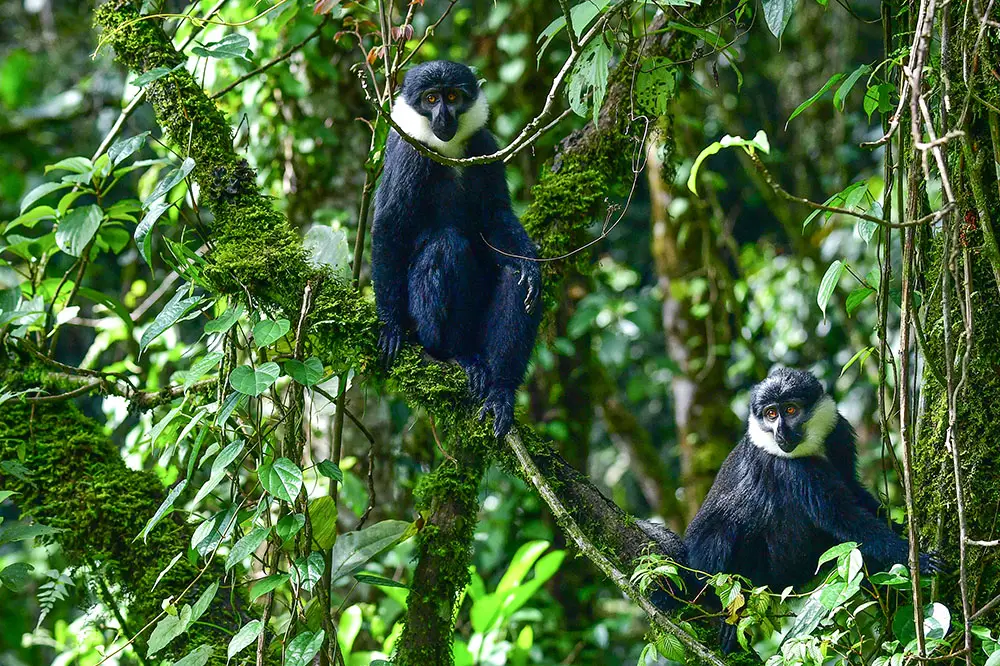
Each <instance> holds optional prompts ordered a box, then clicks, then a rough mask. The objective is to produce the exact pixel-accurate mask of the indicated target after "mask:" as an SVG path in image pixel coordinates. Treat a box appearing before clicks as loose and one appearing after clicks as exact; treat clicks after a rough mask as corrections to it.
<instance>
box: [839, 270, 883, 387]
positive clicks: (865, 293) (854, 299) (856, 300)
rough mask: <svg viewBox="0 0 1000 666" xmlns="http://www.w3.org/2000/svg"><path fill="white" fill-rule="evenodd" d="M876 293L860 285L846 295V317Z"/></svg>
mask: <svg viewBox="0 0 1000 666" xmlns="http://www.w3.org/2000/svg"><path fill="white" fill-rule="evenodd" d="M876 293H878V292H876V291H875V290H874V289H872V288H871V287H867V286H864V285H862V286H860V287H858V288H857V289H855V290H854V291H852V292H851V293H850V294H848V295H847V315H848V316H850V315H852V314H854V311H855V310H857V309H858V307H859V306H860V305H861V304H862V303H864V302H865V301H867V300H868V298H869V297H871V296H872V295H873V294H876ZM841 374H843V373H841Z"/></svg>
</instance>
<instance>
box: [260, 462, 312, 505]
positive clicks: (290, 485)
mask: <svg viewBox="0 0 1000 666" xmlns="http://www.w3.org/2000/svg"><path fill="white" fill-rule="evenodd" d="M261 483H263V484H264V489H265V490H266V491H267V492H269V493H271V494H272V495H274V496H275V497H277V498H278V499H280V500H284V501H286V502H288V503H289V504H291V503H292V502H293V501H294V500H295V498H296V497H298V495H299V491H300V490H302V470H300V469H299V467H298V465H296V464H295V463H293V462H292V461H291V460H289V459H288V458H278V459H277V460H275V461H274V464H273V465H269V466H268V467H267V468H266V469H265V470H264V474H263V476H262V477H261Z"/></svg>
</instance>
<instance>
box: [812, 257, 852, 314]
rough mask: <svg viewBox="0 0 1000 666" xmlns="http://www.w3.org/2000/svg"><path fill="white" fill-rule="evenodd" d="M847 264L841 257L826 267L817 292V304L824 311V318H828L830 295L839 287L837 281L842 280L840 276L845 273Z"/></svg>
mask: <svg viewBox="0 0 1000 666" xmlns="http://www.w3.org/2000/svg"><path fill="white" fill-rule="evenodd" d="M846 268H847V265H846V264H845V263H844V262H842V261H841V260H840V259H837V260H835V261H834V262H833V263H832V264H830V267H829V268H828V269H826V273H825V274H824V275H823V279H822V280H820V282H819V291H818V292H817V294H816V304H817V305H819V309H820V310H822V311H823V319H826V306H827V304H828V303H829V302H830V297H831V296H832V295H833V291H834V289H836V288H837V283H838V282H840V276H841V275H843V274H844V270H845V269H846Z"/></svg>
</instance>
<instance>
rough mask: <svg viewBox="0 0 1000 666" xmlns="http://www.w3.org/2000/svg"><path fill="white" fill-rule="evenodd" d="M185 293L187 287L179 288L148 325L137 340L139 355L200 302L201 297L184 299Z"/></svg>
mask: <svg viewBox="0 0 1000 666" xmlns="http://www.w3.org/2000/svg"><path fill="white" fill-rule="evenodd" d="M186 292H187V287H186V286H184V287H181V288H180V289H178V290H177V293H176V294H174V297H173V298H171V299H170V301H169V302H168V303H167V304H166V305H164V306H163V310H161V311H160V314H158V315H156V318H155V319H154V320H153V323H152V324H150V325H149V328H147V329H146V330H145V331H143V333H142V338H141V339H140V340H139V353H140V354H142V352H143V351H144V350H145V349H146V348H147V347H148V346H149V345H150V344H151V343H152V342H153V341H154V340H156V338H158V337H160V336H161V335H163V333H164V331H166V330H167V329H168V328H170V327H171V326H173V325H174V324H176V323H177V322H178V321H180V318H181V317H183V316H184V315H186V314H187V313H188V312H190V311H191V309H192V308H194V306H196V305H198V304H199V303H201V301H202V297H201V296H191V297H189V298H185V297H184V294H185V293H186Z"/></svg>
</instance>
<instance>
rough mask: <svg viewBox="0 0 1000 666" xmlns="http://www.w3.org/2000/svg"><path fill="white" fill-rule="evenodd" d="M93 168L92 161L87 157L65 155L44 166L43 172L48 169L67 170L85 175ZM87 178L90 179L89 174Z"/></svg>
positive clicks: (47, 171) (46, 171)
mask: <svg viewBox="0 0 1000 666" xmlns="http://www.w3.org/2000/svg"><path fill="white" fill-rule="evenodd" d="M93 170H94V163H93V162H91V161H90V160H89V159H88V158H86V157H80V156H77V157H67V158H66V159H62V160H59V161H58V162H56V163H55V164H49V165H48V166H46V167H45V173H49V172H50V171H69V172H72V173H76V174H80V175H87V174H89V173H90V172H91V171H93ZM87 180H90V178H89V176H88V178H87Z"/></svg>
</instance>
